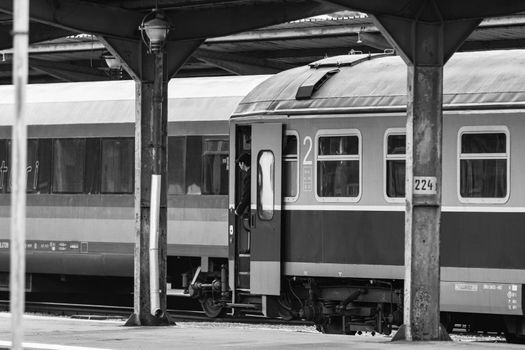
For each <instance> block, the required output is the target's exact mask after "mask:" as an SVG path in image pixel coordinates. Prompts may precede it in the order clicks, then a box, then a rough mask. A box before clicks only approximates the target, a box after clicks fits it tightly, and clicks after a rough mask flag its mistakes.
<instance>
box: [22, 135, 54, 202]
mask: <svg viewBox="0 0 525 350" xmlns="http://www.w3.org/2000/svg"><path fill="white" fill-rule="evenodd" d="M35 141H36V142H37V144H38V150H37V154H38V156H37V158H36V159H35V160H34V163H33V164H32V166H33V171H34V174H33V179H32V180H33V183H32V184H31V183H30V180H29V174H28V183H27V188H28V190H29V189H31V190H32V192H36V193H49V191H50V190H51V163H52V161H51V159H52V140H51V139H38V140H35ZM28 157H29V154H28ZM35 180H36V181H35ZM35 185H36V188H35ZM30 186H31V187H30Z"/></svg>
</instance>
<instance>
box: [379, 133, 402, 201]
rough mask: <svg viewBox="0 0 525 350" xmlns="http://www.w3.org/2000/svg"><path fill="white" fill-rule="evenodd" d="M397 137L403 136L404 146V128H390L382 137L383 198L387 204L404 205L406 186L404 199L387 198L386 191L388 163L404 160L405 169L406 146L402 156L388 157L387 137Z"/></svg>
mask: <svg viewBox="0 0 525 350" xmlns="http://www.w3.org/2000/svg"><path fill="white" fill-rule="evenodd" d="M398 135H404V136H405V144H406V135H407V133H406V128H390V129H386V131H385V135H384V137H383V196H384V198H385V201H386V202H388V203H405V200H406V186H405V196H404V197H389V196H388V191H387V185H386V184H387V180H388V179H387V176H388V174H387V173H388V171H387V169H388V167H387V164H388V161H389V160H404V161H405V169H406V161H407V154H406V146H405V154H404V156H401V155H398V154H393V155H390V156H389V155H388V137H389V136H398ZM405 185H406V173H405Z"/></svg>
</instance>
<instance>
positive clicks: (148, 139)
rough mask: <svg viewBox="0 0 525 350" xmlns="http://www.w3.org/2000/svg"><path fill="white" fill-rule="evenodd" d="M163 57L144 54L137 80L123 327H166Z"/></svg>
mask: <svg viewBox="0 0 525 350" xmlns="http://www.w3.org/2000/svg"><path fill="white" fill-rule="evenodd" d="M165 56H166V55H165V54H164V53H157V54H155V55H148V54H144V55H143V59H142V65H143V67H142V68H143V69H142V73H143V74H142V78H141V80H140V81H136V107H137V112H136V127H135V169H136V171H135V224H136V225H135V227H136V245H135V294H134V298H135V302H134V314H133V315H132V316H131V317H130V318H129V320H128V321H127V322H126V325H137V326H153V325H163V324H169V319H168V316H167V314H166V313H165V311H166V266H167V261H166V260H167V258H166V257H167V198H166V197H167V196H166V188H167V187H166V184H167V182H166V180H167V153H166V150H167V147H166V146H167V135H168V131H167V130H168V129H167V120H168V118H167V100H168V99H167V93H168V86H167V71H166V69H165V64H164V61H165ZM152 174H156V175H161V197H160V210H159V214H160V218H159V242H158V247H159V261H158V271H159V276H158V279H159V287H160V310H161V313H160V314H157V315H152V314H151V312H150V307H151V293H150V278H153V277H154V276H150V264H149V254H150V251H149V239H150V234H152V233H151V232H150V212H151V203H150V198H151V175H152Z"/></svg>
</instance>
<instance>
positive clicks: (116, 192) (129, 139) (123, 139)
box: [84, 137, 135, 195]
mask: <svg viewBox="0 0 525 350" xmlns="http://www.w3.org/2000/svg"><path fill="white" fill-rule="evenodd" d="M99 139H100V157H99V158H100V160H99V162H100V165H99V166H100V174H99V176H98V177H99V179H98V180H99V184H98V186H99V193H100V194H103V195H120V194H126V195H129V194H133V193H134V192H135V172H134V170H135V155H134V153H135V139H134V138H133V137H101V138H99ZM104 141H107V142H115V141H118V142H120V141H126V142H131V145H132V146H133V148H132V150H133V152H132V154H133V157H132V161H131V164H132V167H131V169H132V172H131V191H130V192H119V191H115V192H105V191H103V190H102V186H103V183H104V176H103V174H104V170H103V167H102V165H103V164H104ZM85 173H86V171H84V176H85Z"/></svg>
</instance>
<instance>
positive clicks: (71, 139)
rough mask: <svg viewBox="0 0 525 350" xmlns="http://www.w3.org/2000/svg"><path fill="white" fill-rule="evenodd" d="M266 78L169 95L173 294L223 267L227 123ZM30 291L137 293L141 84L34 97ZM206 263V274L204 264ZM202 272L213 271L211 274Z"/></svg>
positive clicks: (3, 208) (3, 184)
mask: <svg viewBox="0 0 525 350" xmlns="http://www.w3.org/2000/svg"><path fill="white" fill-rule="evenodd" d="M265 78H266V77H265V76H259V77H234V78H231V77H217V78H193V79H176V80H172V81H171V82H170V83H169V88H168V89H169V92H168V98H169V107H168V108H169V110H168V148H169V149H168V153H169V164H170V165H169V171H168V173H169V176H168V188H167V191H168V193H169V194H168V206H169V209H168V256H169V257H168V269H169V271H170V272H169V276H168V282H169V283H170V284H171V286H172V288H182V286H181V283H182V282H181V274H182V273H185V272H190V274H191V272H192V270H194V269H196V268H197V267H198V266H201V265H203V266H208V265H210V266H213V264H221V263H225V262H226V259H227V256H228V242H227V235H226V231H227V211H226V208H227V193H228V161H227V159H228V142H229V141H228V130H229V129H228V119H229V117H230V115H231V113H232V111H234V110H235V108H236V106H237V104H238V103H239V101H240V100H241V99H242V98H243V97H244V96H245V95H246V94H247V93H248V92H249V91H250V90H251V89H252V88H253V87H255V86H256V85H257V84H258V83H259V82H261V81H262V80H264V79H265ZM13 95H14V90H13V87H12V86H2V87H0V115H1V116H2V117H1V118H0V289H3V290H7V286H8V280H9V279H8V271H9V241H10V236H9V235H10V231H9V224H10V222H9V216H10V210H9V205H10V196H9V192H10V184H9V181H8V179H9V171H10V159H9V157H10V140H9V139H10V137H11V130H10V127H8V125H9V124H10V116H12V115H13V112H12V111H13V101H14V97H13ZM27 99H28V106H27V118H26V119H27V123H28V125H29V126H28V138H29V141H28V167H27V175H28V180H27V188H28V194H27V243H26V246H27V250H26V251H27V266H26V267H27V273H28V279H27V284H26V286H27V288H28V292H32V293H33V295H36V294H38V293H39V294H42V293H49V292H54V293H55V292H63V293H72V292H88V293H101V291H102V290H104V291H105V292H108V294H109V293H110V290H111V291H113V292H117V293H125V294H127V295H131V294H132V292H133V252H134V246H135V233H134V232H135V221H134V196H133V191H134V152H135V148H134V136H135V84H134V83H133V82H132V81H112V82H93V83H62V84H45V85H29V86H28V91H27ZM202 261H204V262H205V263H202ZM204 270H205V269H204Z"/></svg>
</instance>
